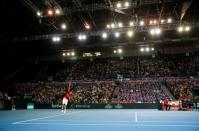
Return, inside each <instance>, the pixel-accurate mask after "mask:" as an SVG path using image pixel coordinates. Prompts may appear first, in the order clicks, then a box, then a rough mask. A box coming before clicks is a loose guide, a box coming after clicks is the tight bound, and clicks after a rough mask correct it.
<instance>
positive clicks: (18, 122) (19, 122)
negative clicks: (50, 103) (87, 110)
mask: <svg viewBox="0 0 199 131" xmlns="http://www.w3.org/2000/svg"><path fill="white" fill-rule="evenodd" d="M79 112H81V111H77V112H72V113H67V114H63V113H62V114H56V115H53V116H47V117H38V118H34V119H29V120H24V121H17V122H13V123H12V124H21V123H24V122H29V121H36V120H41V119H47V118H52V117H56V116H63V115H72V114H76V113H79Z"/></svg>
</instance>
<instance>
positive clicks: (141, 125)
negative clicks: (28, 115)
mask: <svg viewBox="0 0 199 131" xmlns="http://www.w3.org/2000/svg"><path fill="white" fill-rule="evenodd" d="M19 124H21V125H65V126H137V127H143V126H145V127H193V128H199V125H147V124H118V123H115V124H99V123H93V124H90V123H88V124H67V123H19Z"/></svg>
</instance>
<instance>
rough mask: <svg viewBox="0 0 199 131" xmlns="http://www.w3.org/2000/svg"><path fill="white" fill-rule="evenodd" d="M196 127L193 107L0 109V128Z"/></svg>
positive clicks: (142, 130) (128, 130)
mask: <svg viewBox="0 0 199 131" xmlns="http://www.w3.org/2000/svg"><path fill="white" fill-rule="evenodd" d="M156 130H160V131H199V112H197V111H158V110H135V109H134V110H133V109H123V110H119V109H116V110H113V109H112V110H105V109H104V110H101V109H93V110H74V109H73V110H72V109H71V110H67V112H66V113H65V114H64V113H62V112H61V110H56V109H53V110H16V111H0V131H156Z"/></svg>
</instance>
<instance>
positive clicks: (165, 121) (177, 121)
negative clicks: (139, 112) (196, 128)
mask: <svg viewBox="0 0 199 131" xmlns="http://www.w3.org/2000/svg"><path fill="white" fill-rule="evenodd" d="M139 122H141V123H142V122H143V123H153V122H157V123H161V122H163V123H165V122H166V123H199V122H189V121H139Z"/></svg>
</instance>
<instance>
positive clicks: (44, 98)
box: [10, 81, 114, 104]
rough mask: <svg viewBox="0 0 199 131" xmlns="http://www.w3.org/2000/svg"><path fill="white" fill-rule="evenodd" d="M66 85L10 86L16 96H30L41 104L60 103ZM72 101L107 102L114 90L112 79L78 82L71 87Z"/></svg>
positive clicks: (23, 84) (48, 83)
mask: <svg viewBox="0 0 199 131" xmlns="http://www.w3.org/2000/svg"><path fill="white" fill-rule="evenodd" d="M67 87H68V85H67V84H66V83H65V82H45V83H44V82H42V83H19V84H14V85H13V86H12V87H10V90H15V91H16V95H17V96H32V101H34V102H36V103H42V104H52V103H55V104H61V102H62V98H63V96H64V94H65V92H66V91H67V90H68V89H67ZM72 91H73V97H72V99H71V101H72V102H75V103H108V102H109V101H110V99H111V96H112V93H113V91H114V83H113V81H106V82H103V81H99V82H80V83H76V85H75V86H74V87H72Z"/></svg>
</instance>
